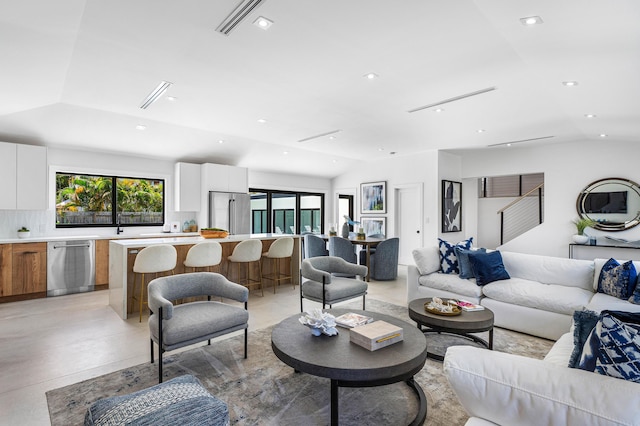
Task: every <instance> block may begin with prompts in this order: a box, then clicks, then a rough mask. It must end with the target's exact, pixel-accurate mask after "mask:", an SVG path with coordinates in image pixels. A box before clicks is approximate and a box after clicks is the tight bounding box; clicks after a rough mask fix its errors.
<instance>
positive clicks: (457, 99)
mask: <svg viewBox="0 0 640 426" xmlns="http://www.w3.org/2000/svg"><path fill="white" fill-rule="evenodd" d="M494 90H498V88H497V87H487V88H486V89H481V90H476V91H475V92H471V93H465V94H464V95H459V96H454V97H453V98H449V99H445V100H443V101H439V102H436V103H433V104H429V105H425V106H421V107H418V108H414V109H410V110H409V111H407V112H417V111H422V110H423V109H429V108H433V107H437V106H440V105H444V104H448V103H449V102H455V101H459V100H461V99H466V98H470V97H472V96H477V95H482V94H483V93H487V92H492V91H494Z"/></svg>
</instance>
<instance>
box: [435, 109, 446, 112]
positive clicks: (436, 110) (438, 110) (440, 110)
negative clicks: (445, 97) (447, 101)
mask: <svg viewBox="0 0 640 426" xmlns="http://www.w3.org/2000/svg"><path fill="white" fill-rule="evenodd" d="M434 111H435V112H442V111H444V108H436V109H434Z"/></svg>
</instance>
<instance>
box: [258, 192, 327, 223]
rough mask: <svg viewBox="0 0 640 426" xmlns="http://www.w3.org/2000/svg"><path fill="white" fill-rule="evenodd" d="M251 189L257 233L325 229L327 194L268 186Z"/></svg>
mask: <svg viewBox="0 0 640 426" xmlns="http://www.w3.org/2000/svg"><path fill="white" fill-rule="evenodd" d="M250 193H251V220H252V222H251V229H252V232H253V233H281V234H299V233H302V232H313V233H316V234H321V233H322V232H323V228H324V213H323V212H324V194H316V193H308V192H290V191H273V190H265V189H250ZM267 218H271V220H270V221H268V220H267Z"/></svg>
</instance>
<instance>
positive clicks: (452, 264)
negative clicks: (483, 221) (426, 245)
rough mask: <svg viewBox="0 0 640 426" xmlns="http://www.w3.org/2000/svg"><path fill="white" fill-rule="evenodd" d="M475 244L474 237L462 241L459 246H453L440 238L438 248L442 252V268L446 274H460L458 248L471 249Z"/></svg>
mask: <svg viewBox="0 0 640 426" xmlns="http://www.w3.org/2000/svg"><path fill="white" fill-rule="evenodd" d="M472 244H473V237H471V238H469V239H468V240H464V241H460V242H459V243H458V244H455V245H454V244H451V243H450V242H448V241H445V240H443V239H441V238H438V248H439V250H440V267H441V268H442V272H444V273H445V274H459V273H460V267H459V266H458V258H457V257H456V250H455V248H456V246H458V247H462V248H464V249H470V248H471V246H472Z"/></svg>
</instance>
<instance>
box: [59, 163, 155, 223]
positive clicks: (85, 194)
mask: <svg viewBox="0 0 640 426" xmlns="http://www.w3.org/2000/svg"><path fill="white" fill-rule="evenodd" d="M163 224H164V180H163V179H156V178H132V177H122V176H104V175H88V174H77V173H64V172H56V228H71V227H99V226H102V227H108V226H118V225H120V226H156V225H159V226H161V225H163Z"/></svg>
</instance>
